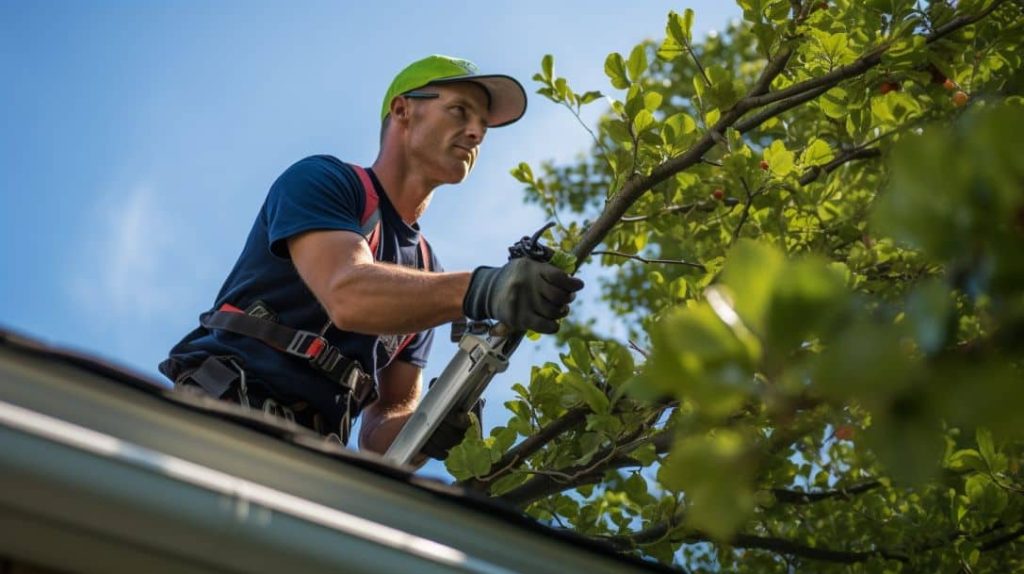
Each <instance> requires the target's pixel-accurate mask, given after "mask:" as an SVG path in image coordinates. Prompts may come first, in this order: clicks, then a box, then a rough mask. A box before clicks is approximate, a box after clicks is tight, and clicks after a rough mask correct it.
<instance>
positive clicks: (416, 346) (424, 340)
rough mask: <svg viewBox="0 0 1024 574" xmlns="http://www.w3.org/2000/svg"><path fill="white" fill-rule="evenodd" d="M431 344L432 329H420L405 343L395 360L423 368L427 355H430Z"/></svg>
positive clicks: (432, 340)
mask: <svg viewBox="0 0 1024 574" xmlns="http://www.w3.org/2000/svg"><path fill="white" fill-rule="evenodd" d="M433 344H434V330H433V329H427V330H426V331H420V332H419V333H416V336H415V337H413V339H412V342H410V343H409V344H408V345H406V347H405V348H404V349H402V352H401V353H399V354H398V356H397V357H395V360H397V361H405V362H406V363H412V364H414V365H416V366H417V367H419V368H421V369H423V368H425V367H426V366H427V357H429V356H430V347H431V345H433Z"/></svg>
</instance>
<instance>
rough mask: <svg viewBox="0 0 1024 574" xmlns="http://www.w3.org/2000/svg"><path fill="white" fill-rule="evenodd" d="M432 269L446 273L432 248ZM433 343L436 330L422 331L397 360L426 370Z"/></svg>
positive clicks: (443, 326) (444, 326)
mask: <svg viewBox="0 0 1024 574" xmlns="http://www.w3.org/2000/svg"><path fill="white" fill-rule="evenodd" d="M430 269H431V270H433V271H435V272H438V273H440V272H441V271H444V268H443V267H441V262H440V261H439V260H438V259H437V254H436V253H434V250H433V249H432V248H431V249H430ZM446 327H447V326H446V325H442V326H441V327H440V328H442V329H443V328H446ZM433 343H434V329H427V330H426V331H420V332H419V333H417V334H416V337H415V338H414V339H413V340H412V342H410V343H409V345H408V346H406V347H405V348H404V349H402V352H401V353H399V354H398V357H396V360H399V361H405V362H407V363H412V364H414V365H416V366H417V367H419V368H421V369H422V368H425V367H426V366H427V358H428V357H429V356H430V347H431V346H432V345H433Z"/></svg>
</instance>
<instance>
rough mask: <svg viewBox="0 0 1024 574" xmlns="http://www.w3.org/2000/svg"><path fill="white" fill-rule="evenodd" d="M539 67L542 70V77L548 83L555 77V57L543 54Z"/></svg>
mask: <svg viewBox="0 0 1024 574" xmlns="http://www.w3.org/2000/svg"><path fill="white" fill-rule="evenodd" d="M540 69H541V70H542V71H543V72H544V79H545V80H546V81H547V82H548V83H550V82H551V80H552V79H553V78H554V77H555V57H554V56H552V55H551V54H544V57H543V58H542V59H541V61H540Z"/></svg>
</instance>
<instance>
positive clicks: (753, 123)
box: [735, 85, 833, 134]
mask: <svg viewBox="0 0 1024 574" xmlns="http://www.w3.org/2000/svg"><path fill="white" fill-rule="evenodd" d="M832 87H833V86H831V85H829V86H822V87H820V88H816V89H814V90H809V91H807V92H806V93H803V94H800V95H797V96H793V97H792V98H788V99H785V100H783V101H781V102H779V103H777V104H775V105H774V106H772V107H770V108H765V109H763V110H761V111H759V112H757V113H756V114H754V115H752V116H750V117H748V118H746V119H743V120H740V121H738V122H736V125H735V128H736V129H737V130H738V131H739V132H740V133H743V134H745V133H747V132H749V131H750V130H752V129H754V128H756V127H757V126H759V125H761V124H763V123H764V122H766V121H768V120H770V119H772V118H774V117H775V116H777V115H779V114H781V113H782V112H785V111H789V110H791V109H793V108H795V107H797V106H799V105H801V104H804V103H806V102H809V101H811V100H813V99H815V98H817V97H818V96H820V95H822V94H824V93H825V92H827V91H829V90H831V89H832Z"/></svg>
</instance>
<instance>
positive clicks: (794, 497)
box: [772, 480, 882, 504]
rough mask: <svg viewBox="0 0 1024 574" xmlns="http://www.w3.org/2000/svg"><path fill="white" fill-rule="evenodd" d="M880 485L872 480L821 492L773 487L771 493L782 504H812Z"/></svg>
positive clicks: (868, 489) (860, 492) (880, 484)
mask: <svg viewBox="0 0 1024 574" xmlns="http://www.w3.org/2000/svg"><path fill="white" fill-rule="evenodd" d="M880 486H882V483H881V482H879V481H877V480H872V481H870V482H865V483H862V484H857V485H854V486H851V487H849V488H839V489H836V490H826V491H823V492H800V491H798V490H787V489H784V488H773V489H772V494H773V495H775V500H776V501H778V502H781V503H784V504H813V503H815V502H819V501H822V500H827V499H830V498H850V497H851V496H853V495H855V494H862V493H865V492H868V491H870V490H874V489H876V488H878V487H880Z"/></svg>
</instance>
